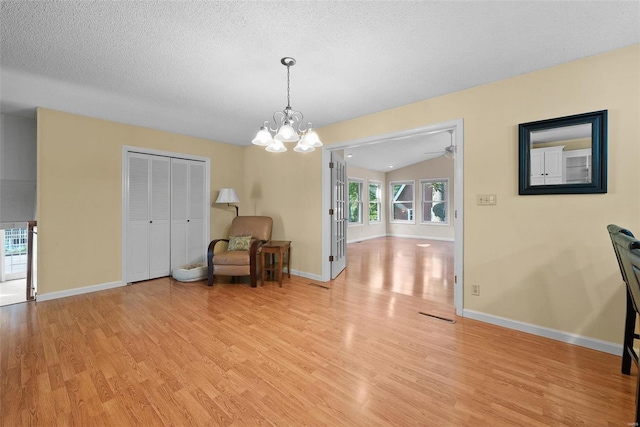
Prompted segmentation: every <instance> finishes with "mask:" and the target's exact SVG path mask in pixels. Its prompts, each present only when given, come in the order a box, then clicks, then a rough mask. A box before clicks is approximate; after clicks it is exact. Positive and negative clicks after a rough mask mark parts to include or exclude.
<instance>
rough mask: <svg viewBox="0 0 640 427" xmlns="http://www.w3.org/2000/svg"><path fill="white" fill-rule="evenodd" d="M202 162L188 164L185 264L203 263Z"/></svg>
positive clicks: (203, 177) (203, 179) (203, 180)
mask: <svg viewBox="0 0 640 427" xmlns="http://www.w3.org/2000/svg"><path fill="white" fill-rule="evenodd" d="M204 189H205V166H204V162H198V161H191V162H189V193H188V194H189V218H188V219H187V262H189V263H193V262H204V260H205V258H204V253H205V244H206V243H207V242H205V236H204V216H205V210H204V209H205V206H204V200H205V197H204Z"/></svg>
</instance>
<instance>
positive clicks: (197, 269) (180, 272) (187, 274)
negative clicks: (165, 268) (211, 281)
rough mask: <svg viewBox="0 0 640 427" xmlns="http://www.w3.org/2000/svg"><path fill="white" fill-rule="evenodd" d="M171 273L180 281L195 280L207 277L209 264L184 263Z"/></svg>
mask: <svg viewBox="0 0 640 427" xmlns="http://www.w3.org/2000/svg"><path fill="white" fill-rule="evenodd" d="M171 274H172V276H173V278H174V279H176V280H177V281H179V282H195V281H197V280H202V279H204V278H206V277H207V264H203V263H196V264H187V265H183V266H181V267H178V268H175V269H174V270H173V272H172V273H171Z"/></svg>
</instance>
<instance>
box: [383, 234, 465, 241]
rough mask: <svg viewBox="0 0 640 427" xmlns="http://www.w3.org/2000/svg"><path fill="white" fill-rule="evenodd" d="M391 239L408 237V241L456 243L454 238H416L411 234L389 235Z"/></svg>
mask: <svg viewBox="0 0 640 427" xmlns="http://www.w3.org/2000/svg"><path fill="white" fill-rule="evenodd" d="M387 236H389V237H406V238H408V239H421V240H439V241H441V242H454V241H455V239H454V238H453V237H432V236H414V235H411V234H387Z"/></svg>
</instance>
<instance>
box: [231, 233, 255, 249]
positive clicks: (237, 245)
mask: <svg viewBox="0 0 640 427" xmlns="http://www.w3.org/2000/svg"><path fill="white" fill-rule="evenodd" d="M250 247H251V236H229V247H228V248H227V250H228V251H248V250H249V248H250Z"/></svg>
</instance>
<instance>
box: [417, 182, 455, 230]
mask: <svg viewBox="0 0 640 427" xmlns="http://www.w3.org/2000/svg"><path fill="white" fill-rule="evenodd" d="M420 187H421V193H422V219H421V221H422V223H423V224H448V223H449V179H447V178H441V179H422V180H420Z"/></svg>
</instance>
